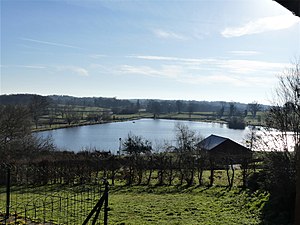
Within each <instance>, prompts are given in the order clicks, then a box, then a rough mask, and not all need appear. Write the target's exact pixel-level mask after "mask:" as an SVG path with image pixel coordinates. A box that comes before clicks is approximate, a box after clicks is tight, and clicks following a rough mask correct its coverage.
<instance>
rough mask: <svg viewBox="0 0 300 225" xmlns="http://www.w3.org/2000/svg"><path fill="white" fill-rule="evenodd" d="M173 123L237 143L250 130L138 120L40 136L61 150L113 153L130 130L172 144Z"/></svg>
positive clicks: (64, 130)
mask: <svg viewBox="0 0 300 225" xmlns="http://www.w3.org/2000/svg"><path fill="white" fill-rule="evenodd" d="M176 124H184V125H187V126H188V127H189V128H190V129H192V130H195V131H196V132H197V133H199V134H200V135H201V136H202V137H207V136H209V135H211V134H215V135H219V136H224V137H228V138H230V139H232V140H234V141H237V142H239V143H243V141H244V138H245V137H246V134H247V133H249V129H248V128H246V129H245V130H233V129H228V128H227V126H226V125H225V124H219V123H205V122H193V121H179V120H164V119H157V120H153V119H141V120H134V121H126V122H117V123H108V124H98V125H90V126H82V127H74V128H67V129H58V130H52V131H44V132H40V133H39V135H41V136H44V137H45V136H48V135H51V136H52V138H53V140H54V143H55V145H56V146H57V147H58V148H61V149H68V150H72V151H80V150H82V149H83V148H97V149H98V150H110V151H112V152H113V153H115V154H116V153H117V151H118V150H119V147H120V146H119V145H120V138H121V140H125V139H126V137H127V135H128V133H130V132H131V133H132V134H134V135H139V136H142V137H144V138H145V139H148V140H149V141H151V142H152V143H153V144H155V145H162V144H163V143H164V142H169V143H174V140H175V126H176Z"/></svg>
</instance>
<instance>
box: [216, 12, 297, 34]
mask: <svg viewBox="0 0 300 225" xmlns="http://www.w3.org/2000/svg"><path fill="white" fill-rule="evenodd" d="M299 21H300V19H299V18H298V17H296V16H294V15H292V14H288V15H281V16H273V17H264V18H260V19H257V20H254V21H250V22H248V23H246V24H244V25H242V26H238V27H227V28H225V29H224V30H223V31H222V32H221V34H222V35H223V36H224V37H226V38H231V37H240V36H244V35H250V34H258V33H263V32H267V31H274V30H282V29H287V28H289V27H291V26H293V25H295V24H297V23H299Z"/></svg>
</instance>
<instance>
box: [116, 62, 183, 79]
mask: <svg viewBox="0 0 300 225" xmlns="http://www.w3.org/2000/svg"><path fill="white" fill-rule="evenodd" d="M118 71H119V72H121V73H126V74H137V75H146V76H151V77H167V78H177V77H178V76H180V74H182V73H183V72H184V71H182V68H181V67H180V66H177V65H162V66H161V67H160V68H152V67H149V66H130V65H122V66H121V67H120V68H119V69H118Z"/></svg>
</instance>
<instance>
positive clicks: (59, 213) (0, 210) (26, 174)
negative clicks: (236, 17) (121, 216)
mask: <svg viewBox="0 0 300 225" xmlns="http://www.w3.org/2000/svg"><path fill="white" fill-rule="evenodd" d="M69 166H70V165H69ZM71 167H72V166H71ZM61 169H62V168H55V167H53V166H47V167H45V166H44V167H43V166H41V165H8V164H0V223H2V224H22V223H25V224H38V223H39V224H40V223H43V224H82V223H83V222H84V221H86V218H87V216H88V215H89V213H90V212H91V211H92V210H93V209H94V208H95V205H97V203H98V202H99V200H100V199H101V197H102V196H104V193H105V191H106V192H108V189H107V186H106V185H105V184H107V183H106V182H103V179H101V178H100V175H99V173H97V171H90V172H91V176H89V179H86V178H84V177H82V176H83V175H82V174H81V173H78V174H76V173H73V174H72V179H70V177H66V176H57V173H61ZM71 171H72V170H70V172H71ZM73 172H74V170H73ZM83 174H84V173H83ZM61 175H62V173H61ZM53 177H55V179H53ZM105 196H108V193H106V194H105ZM102 199H103V198H102ZM106 201H107V199H106ZM100 208H101V207H100ZM97 212H98V214H97V218H98V217H102V218H103V217H104V216H105V213H104V210H103V207H102V209H101V210H100V209H99V207H98V209H97ZM106 216H107V212H106ZM97 218H95V219H94V220H93V221H91V222H87V223H86V224H103V223H104V224H105V223H107V218H106V222H105V221H103V219H102V222H100V219H99V220H97Z"/></svg>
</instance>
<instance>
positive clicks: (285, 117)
mask: <svg viewBox="0 0 300 225" xmlns="http://www.w3.org/2000/svg"><path fill="white" fill-rule="evenodd" d="M268 125H269V126H271V127H274V128H276V129H277V130H279V131H280V132H281V138H282V139H283V141H284V143H285V145H284V149H283V150H284V151H285V152H286V154H287V155H289V154H290V153H289V152H288V147H289V146H288V144H287V143H288V138H289V136H291V137H292V139H293V143H294V153H295V159H296V160H295V161H296V199H295V224H300V213H299V211H300V59H298V60H297V61H296V62H295V63H293V67H291V68H289V69H286V70H285V71H284V72H283V73H282V75H281V76H279V86H278V88H277V89H276V104H275V106H274V107H272V108H271V110H270V113H269V115H268Z"/></svg>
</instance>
